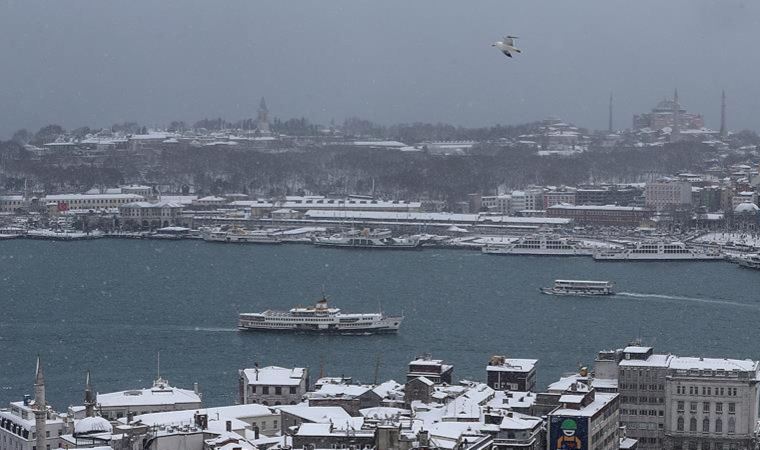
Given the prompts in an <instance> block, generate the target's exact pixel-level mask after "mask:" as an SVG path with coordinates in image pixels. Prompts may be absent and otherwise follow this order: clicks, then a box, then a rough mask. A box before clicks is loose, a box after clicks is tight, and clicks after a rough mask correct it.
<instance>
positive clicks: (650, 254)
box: [593, 242, 724, 261]
mask: <svg viewBox="0 0 760 450" xmlns="http://www.w3.org/2000/svg"><path fill="white" fill-rule="evenodd" d="M593 256H594V260H596V261H718V260H722V259H724V257H723V255H722V254H721V253H720V252H719V251H717V250H700V249H697V248H692V247H687V246H686V244H684V243H683V242H637V243H636V244H635V245H633V246H631V247H628V248H625V249H622V250H602V251H598V252H596V253H594V255H593Z"/></svg>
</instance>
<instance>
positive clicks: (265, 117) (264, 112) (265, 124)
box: [256, 97, 269, 134]
mask: <svg viewBox="0 0 760 450" xmlns="http://www.w3.org/2000/svg"><path fill="white" fill-rule="evenodd" d="M256 127H257V128H258V130H259V131H260V132H261V133H262V134H267V133H269V108H267V102H266V101H264V97H261V102H260V103H259V116H258V118H257V119H256Z"/></svg>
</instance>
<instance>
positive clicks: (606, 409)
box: [547, 382, 619, 450]
mask: <svg viewBox="0 0 760 450" xmlns="http://www.w3.org/2000/svg"><path fill="white" fill-rule="evenodd" d="M618 411H619V398H618V394H614V393H601V392H596V391H595V390H594V389H593V388H590V387H588V386H587V385H586V384H584V383H581V382H574V383H572V384H571V385H570V388H569V389H568V390H567V391H565V392H564V393H563V394H562V395H561V396H560V398H559V406H558V407H557V408H556V409H555V410H553V411H552V412H550V413H549V414H548V416H547V421H548V439H547V448H549V449H583V450H618V445H619V423H618V419H619V412H618Z"/></svg>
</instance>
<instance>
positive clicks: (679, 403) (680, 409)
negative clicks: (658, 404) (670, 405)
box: [678, 401, 683, 411]
mask: <svg viewBox="0 0 760 450" xmlns="http://www.w3.org/2000/svg"><path fill="white" fill-rule="evenodd" d="M678 410H679V411H683V401H679V402H678Z"/></svg>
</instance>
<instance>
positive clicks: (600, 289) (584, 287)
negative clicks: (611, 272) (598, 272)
mask: <svg viewBox="0 0 760 450" xmlns="http://www.w3.org/2000/svg"><path fill="white" fill-rule="evenodd" d="M541 292H542V293H544V294H548V295H571V296H584V297H585V296H597V295H614V294H615V283H613V282H612V281H591V280H554V286H552V287H550V288H541Z"/></svg>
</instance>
